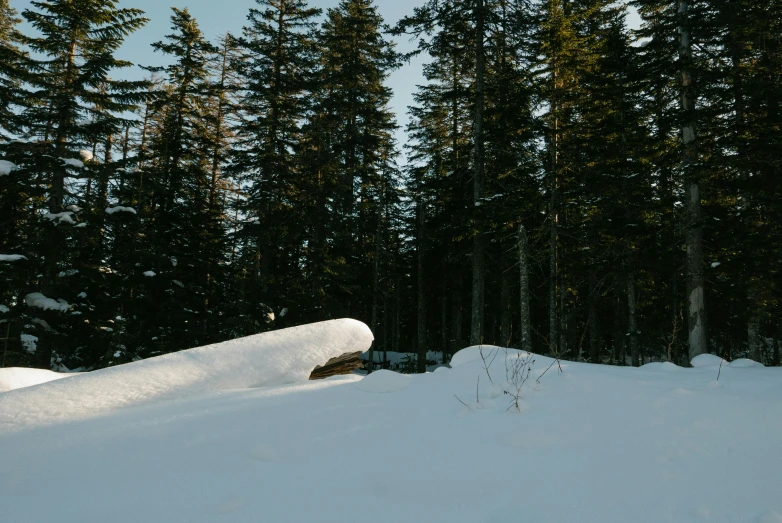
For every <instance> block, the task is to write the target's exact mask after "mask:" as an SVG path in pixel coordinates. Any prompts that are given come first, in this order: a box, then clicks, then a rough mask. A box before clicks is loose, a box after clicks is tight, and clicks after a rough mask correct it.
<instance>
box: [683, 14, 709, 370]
mask: <svg viewBox="0 0 782 523" xmlns="http://www.w3.org/2000/svg"><path fill="white" fill-rule="evenodd" d="M689 1H690V0H679V61H680V63H681V85H680V91H681V100H680V107H681V112H682V130H681V133H682V167H683V170H684V185H685V188H686V190H687V203H686V205H687V219H686V222H687V223H686V231H687V232H686V235H685V242H686V245H687V300H688V306H687V325H688V330H689V336H688V341H689V347H690V359H691V360H692V358H694V357H695V356H698V355H699V354H704V353H707V352H708V350H709V343H708V338H707V331H706V302H705V291H704V278H703V245H702V236H703V225H702V223H701V195H700V185H699V182H698V177H697V176H696V175H695V173H694V172H693V170H694V169H695V168H696V164H697V163H698V149H697V144H696V134H695V120H696V118H695V93H694V92H693V79H692V74H691V71H690V67H691V63H692V43H691V41H690V23H689Z"/></svg>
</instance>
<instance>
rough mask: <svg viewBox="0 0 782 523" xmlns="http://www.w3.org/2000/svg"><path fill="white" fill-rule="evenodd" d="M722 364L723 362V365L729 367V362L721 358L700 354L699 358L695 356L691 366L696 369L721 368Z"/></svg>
mask: <svg viewBox="0 0 782 523" xmlns="http://www.w3.org/2000/svg"><path fill="white" fill-rule="evenodd" d="M720 362H722V364H723V365H727V363H728V362H727V361H725V360H723V359H722V358H720V357H719V356H715V355H714V354H699V355H698V356H695V357H694V358H693V359H692V361H691V362H690V364H691V365H692V366H693V367H695V368H700V367H714V366H717V367H719V366H720Z"/></svg>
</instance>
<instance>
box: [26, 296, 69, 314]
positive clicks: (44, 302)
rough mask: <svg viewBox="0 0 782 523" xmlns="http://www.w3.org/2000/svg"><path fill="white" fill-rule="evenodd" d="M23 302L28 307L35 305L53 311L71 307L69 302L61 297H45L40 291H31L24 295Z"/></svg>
mask: <svg viewBox="0 0 782 523" xmlns="http://www.w3.org/2000/svg"><path fill="white" fill-rule="evenodd" d="M24 302H25V303H26V304H27V306H28V307H37V308H39V309H43V310H45V311H47V310H53V311H60V312H66V311H67V310H68V309H70V308H71V304H70V303H68V302H67V301H65V300H63V299H57V300H53V299H51V298H47V297H46V296H44V295H43V294H41V293H40V292H32V293H30V294H28V295H27V296H25V297H24Z"/></svg>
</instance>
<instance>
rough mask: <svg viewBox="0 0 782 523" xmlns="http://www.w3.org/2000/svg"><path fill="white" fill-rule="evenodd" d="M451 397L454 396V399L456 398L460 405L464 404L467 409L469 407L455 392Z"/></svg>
mask: <svg viewBox="0 0 782 523" xmlns="http://www.w3.org/2000/svg"><path fill="white" fill-rule="evenodd" d="M453 397H454V398H456V400H457V401H458V402H459V403H461V404H462V405H464V406H465V407H467V408H468V409H469V408H470V406H469V405H467V404H466V403H465V402H463V401H462V400H460V399H459V396H457V395H456V394H454V395H453Z"/></svg>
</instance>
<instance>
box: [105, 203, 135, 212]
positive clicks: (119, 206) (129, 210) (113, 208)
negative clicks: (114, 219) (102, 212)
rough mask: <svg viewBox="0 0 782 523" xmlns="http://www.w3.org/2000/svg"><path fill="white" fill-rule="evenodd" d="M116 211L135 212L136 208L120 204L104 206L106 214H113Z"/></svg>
mask: <svg viewBox="0 0 782 523" xmlns="http://www.w3.org/2000/svg"><path fill="white" fill-rule="evenodd" d="M118 212H129V213H131V214H136V209H134V208H133V207H123V206H121V205H117V206H115V207H107V208H106V214H114V213H118Z"/></svg>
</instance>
